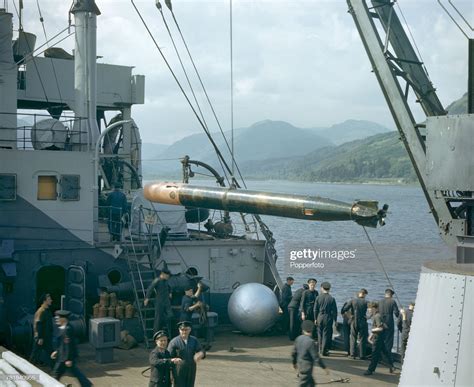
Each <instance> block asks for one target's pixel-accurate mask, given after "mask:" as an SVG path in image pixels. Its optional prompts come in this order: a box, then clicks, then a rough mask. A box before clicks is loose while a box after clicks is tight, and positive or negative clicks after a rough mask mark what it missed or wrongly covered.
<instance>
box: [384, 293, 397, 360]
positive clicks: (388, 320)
mask: <svg viewBox="0 0 474 387" xmlns="http://www.w3.org/2000/svg"><path fill="white" fill-rule="evenodd" d="M394 294H395V292H394V291H393V290H392V289H386V290H385V298H383V299H382V300H380V301H379V313H380V316H381V317H382V320H383V322H384V324H385V325H387V330H386V332H385V348H386V349H387V351H388V352H390V353H392V348H393V334H394V331H395V321H394V319H393V315H394V314H395V316H396V317H398V316H399V315H400V312H399V310H398V306H397V303H396V302H395V300H394V299H393V298H392V297H393V295H394Z"/></svg>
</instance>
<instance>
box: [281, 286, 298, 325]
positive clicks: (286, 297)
mask: <svg viewBox="0 0 474 387" xmlns="http://www.w3.org/2000/svg"><path fill="white" fill-rule="evenodd" d="M294 282H295V279H294V278H293V277H287V278H286V283H285V284H284V285H283V287H282V289H281V296H280V309H281V311H282V313H283V315H282V322H283V330H284V332H285V333H286V332H288V328H289V323H290V316H289V311H288V305H290V302H291V298H292V291H291V286H292V285H293V283H294Z"/></svg>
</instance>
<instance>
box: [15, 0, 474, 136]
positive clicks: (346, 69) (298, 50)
mask: <svg viewBox="0 0 474 387" xmlns="http://www.w3.org/2000/svg"><path fill="white" fill-rule="evenodd" d="M38 1H39V4H40V7H41V11H42V14H43V17H44V21H45V28H46V32H47V35H48V37H52V36H53V35H54V34H56V33H57V32H59V31H60V30H61V29H63V28H65V27H66V26H67V22H68V9H69V7H70V3H71V2H69V1H64V0H38ZM8 2H9V3H10V4H9V11H10V12H12V13H13V14H14V26H15V28H18V19H17V17H16V14H15V10H14V8H13V5H12V0H8ZM16 3H17V2H16ZM24 3H25V9H24V19H23V26H24V29H25V30H26V31H28V32H33V33H36V34H37V36H38V39H37V44H36V46H37V47H38V46H39V45H41V44H43V43H44V41H45V38H44V34H43V30H42V27H41V23H40V21H39V13H38V8H37V6H36V3H35V2H33V1H26V2H24ZM96 3H97V5H98V7H99V9H100V10H101V12H102V14H101V15H100V16H99V17H98V32H97V35H98V48H97V54H98V55H100V56H102V58H101V59H100V60H99V61H100V62H102V63H112V64H121V65H128V66H135V68H134V74H143V75H145V77H146V79H145V104H144V105H136V106H134V107H133V118H134V119H135V121H136V122H137V124H138V126H139V127H140V131H141V135H142V140H143V141H144V142H148V143H160V144H170V143H173V142H174V141H176V140H179V139H180V138H182V137H184V136H187V135H190V134H193V133H200V132H202V129H201V128H200V126H199V124H198V122H197V120H196V118H195V117H194V115H193V113H192V111H191V109H190V107H189V106H188V105H187V103H186V101H185V99H184V97H183V95H182V94H181V92H180V91H179V89H178V87H177V85H176V83H175V81H174V80H173V78H172V76H171V74H170V72H169V70H168V69H167V67H166V66H165V64H164V61H163V60H162V58H161V56H160V55H159V53H158V51H157V50H156V48H155V47H154V46H153V43H152V41H151V39H150V37H149V36H148V34H147V32H146V30H145V28H144V26H143V24H142V23H141V21H140V19H139V17H138V15H137V14H136V13H135V11H134V9H133V7H132V4H131V2H130V1H128V0H96ZM135 3H136V5H137V7H138V8H139V9H140V11H141V12H142V15H143V16H144V18H145V20H146V22H147V24H148V25H149V27H150V29H151V30H152V32H153V34H154V36H155V38H156V40H157V41H158V44H159V46H160V47H161V48H162V50H163V52H164V54H165V56H166V57H167V59H168V61H169V62H170V64H171V66H172V68H173V70H174V71H175V72H176V74H177V76H178V78H179V79H180V81H181V82H182V85H183V87H184V89H185V90H186V91H187V92H188V94H190V93H189V88H188V87H187V84H186V80H185V78H184V75H183V72H182V70H181V68H180V66H179V62H178V60H177V57H176V55H175V52H174V49H173V46H172V44H171V42H170V39H169V36H168V33H167V31H166V29H165V27H164V25H163V22H162V19H161V15H160V13H159V12H158V10H157V9H156V7H155V1H154V0H135ZM162 3H163V8H164V13H165V17H166V18H167V21H168V24H169V25H170V27H171V30H172V33H173V37H174V39H175V41H176V42H177V44H178V48H179V49H180V53H181V55H182V58H183V60H184V63H185V66H186V68H187V70H188V74H189V76H190V79H191V82H192V84H193V87H194V88H195V90H196V91H198V92H197V96H198V100H199V102H200V104H201V106H202V107H203V111H204V113H205V117H206V120H207V122H208V124H209V128H210V129H211V131H217V130H218V127H217V124H216V123H215V121H214V120H213V118H212V115H211V112H210V109H209V108H208V105H207V104H206V101H205V97H204V94H203V93H202V91H201V88H200V86H199V83H198V81H197V79H196V76H195V74H194V72H193V69H192V66H191V64H190V62H189V59H188V57H187V54H186V52H185V50H184V47H183V45H182V43H181V41H180V37H179V34H178V32H177V30H176V28H175V25H174V22H173V20H172V18H171V15H170V13H169V12H168V9H167V8H166V7H165V5H164V1H162ZM230 3H231V2H230V0H219V1H217V0H216V1H205V0H194V1H190V0H175V1H173V11H174V13H175V16H176V19H177V20H178V23H179V24H180V27H181V30H182V32H183V35H184V37H185V39H186V41H187V44H188V46H189V49H190V51H191V53H192V55H193V58H194V60H195V62H196V65H197V68H198V69H199V71H200V74H201V77H202V79H203V82H204V85H205V86H206V89H207V92H208V94H209V96H210V99H211V101H212V102H213V106H214V109H215V110H216V113H217V115H218V117H219V119H220V122H221V125H222V126H223V128H224V130H229V129H230V127H231V109H230V106H231V103H230V101H231V81H230V68H231V66H230V22H229V19H230V17H229V16H230ZM443 3H444V4H446V5H447V6H449V4H448V2H447V1H446V0H443ZM452 3H453V4H455V5H456V7H457V8H458V9H459V10H460V11H461V12H462V13H463V15H464V16H465V17H466V19H467V20H469V21H472V22H471V25H474V16H473V15H474V10H473V8H474V6H473V3H472V2H471V1H470V0H453V1H452ZM17 4H18V3H17ZM398 4H399V6H400V8H401V10H402V12H403V15H404V16H405V18H406V21H407V23H408V25H409V26H410V31H411V33H412V35H413V37H414V40H415V42H416V44H417V46H418V49H419V50H420V53H421V57H422V59H423V61H424V63H425V66H426V68H427V69H428V73H429V75H430V78H431V80H432V82H433V84H434V85H435V87H436V88H437V91H438V95H439V98H440V100H441V102H442V103H443V105H444V106H447V105H448V104H449V103H450V102H452V101H453V100H455V99H458V98H460V97H461V96H462V95H463V94H464V93H465V92H466V89H467V39H466V38H465V36H464V35H463V34H462V33H461V32H460V31H459V29H458V28H457V27H456V25H455V24H454V23H453V22H452V21H451V20H450V19H449V17H448V16H447V15H446V14H445V13H444V11H443V10H442V8H441V7H440V6H439V4H438V3H437V1H435V0H399V1H398ZM347 9H348V7H347V4H346V1H344V0H306V1H304V0H287V1H281V0H268V1H267V0H259V1H249V0H240V1H239V0H233V1H232V19H233V23H232V35H233V69H234V71H233V72H234V82H233V90H234V92H233V96H234V97H233V98H234V127H235V128H239V127H247V126H250V125H252V124H253V123H255V122H258V121H262V120H266V119H271V120H283V121H287V122H290V123H291V124H293V125H295V126H298V127H305V128H306V127H307V128H311V127H328V126H331V125H333V124H336V123H340V122H343V121H345V120H347V119H359V120H371V121H375V122H378V123H380V124H383V125H385V126H387V127H389V128H393V129H395V124H394V122H393V119H392V117H391V115H390V112H389V110H388V107H387V105H386V103H385V100H384V98H383V94H382V92H381V89H380V87H379V85H378V83H377V80H376V78H375V76H374V74H373V73H372V72H371V66H370V63H369V60H368V57H367V54H366V52H365V50H364V48H363V45H362V42H361V39H360V37H359V34H358V32H357V30H356V28H355V24H354V21H353V19H352V17H351V16H350V14H349V13H348V12H347ZM396 10H397V12H399V9H398V8H396ZM451 11H452V12H453V14H454V11H453V10H452V9H451ZM457 20H458V21H460V20H459V18H457ZM465 29H466V30H467V28H465ZM470 37H471V38H472V37H473V36H472V34H471V36H470ZM180 43H181V44H180ZM73 44H74V42H73V38H69V39H68V40H66V41H64V42H63V43H61V47H63V48H65V49H66V50H68V51H69V52H71V51H72V48H73ZM416 117H417V119H419V120H422V119H423V118H424V117H423V116H422V115H419V114H418V115H416Z"/></svg>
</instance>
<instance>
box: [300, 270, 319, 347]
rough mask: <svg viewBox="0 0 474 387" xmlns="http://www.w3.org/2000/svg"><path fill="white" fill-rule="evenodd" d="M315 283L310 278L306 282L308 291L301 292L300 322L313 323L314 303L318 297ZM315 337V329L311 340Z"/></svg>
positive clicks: (313, 279) (314, 280)
mask: <svg viewBox="0 0 474 387" xmlns="http://www.w3.org/2000/svg"><path fill="white" fill-rule="evenodd" d="M317 282H318V281H316V279H315V278H310V279H309V280H308V290H305V291H304V292H303V296H302V297H301V304H300V309H301V320H302V321H305V320H310V321H312V322H313V323H314V301H316V297H318V291H317V290H316V289H315V288H316V283H317ZM315 337H316V328H315V329H313V338H315Z"/></svg>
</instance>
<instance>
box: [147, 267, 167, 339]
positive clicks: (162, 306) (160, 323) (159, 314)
mask: <svg viewBox="0 0 474 387" xmlns="http://www.w3.org/2000/svg"><path fill="white" fill-rule="evenodd" d="M170 275H171V273H170V271H169V270H168V269H163V270H162V271H161V273H160V276H159V277H157V278H155V279H154V280H153V281H152V282H151V284H150V286H149V287H148V289H147V291H146V295H145V299H144V300H143V304H144V305H145V306H147V305H148V302H149V300H150V297H151V296H152V293H153V291H155V292H156V297H155V322H154V324H153V330H154V331H155V332H157V331H160V330H162V329H167V330H168V332H170V327H169V320H170V318H171V317H172V311H171V302H170V288H169V285H168V279H169V278H170Z"/></svg>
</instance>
